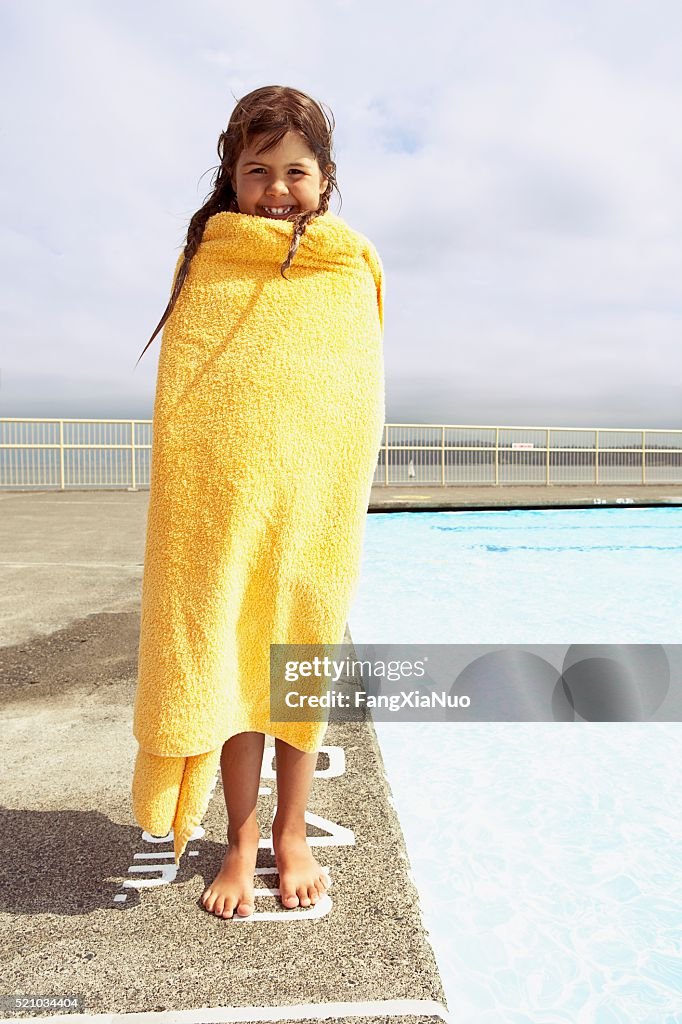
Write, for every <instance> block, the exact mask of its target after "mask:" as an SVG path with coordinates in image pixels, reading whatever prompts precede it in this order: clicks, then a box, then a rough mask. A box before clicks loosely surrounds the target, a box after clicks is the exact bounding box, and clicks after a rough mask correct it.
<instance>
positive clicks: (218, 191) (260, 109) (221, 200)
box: [135, 85, 341, 366]
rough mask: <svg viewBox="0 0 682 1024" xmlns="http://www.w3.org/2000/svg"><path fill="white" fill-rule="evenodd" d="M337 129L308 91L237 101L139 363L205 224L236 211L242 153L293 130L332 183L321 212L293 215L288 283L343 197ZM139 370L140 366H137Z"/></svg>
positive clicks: (264, 92) (269, 92) (280, 89)
mask: <svg viewBox="0 0 682 1024" xmlns="http://www.w3.org/2000/svg"><path fill="white" fill-rule="evenodd" d="M333 130H334V115H333V114H332V112H331V110H330V111H329V116H327V114H326V112H325V110H324V109H323V106H322V104H320V103H318V102H317V101H316V100H314V99H312V98H311V97H310V96H307V95H306V94H305V93H304V92H300V91H299V90H298V89H291V88H289V87H288V86H285V85H265V86H263V87H262V88H260V89H254V90H253V92H250V93H248V94H247V95H246V96H243V97H242V98H241V99H240V100H238V101H237V105H236V107H235V108H234V110H233V111H232V116H231V117H230V120H229V123H228V126H227V130H226V131H224V132H221V134H220V138H219V140H218V156H219V157H220V165H219V167H218V171H217V174H216V177H215V179H214V182H213V191H212V192H211V193H209V196H208V198H207V199H206V200H205V201H204V205H203V206H202V207H201V209H199V210H197V212H196V213H195V214H194V216H193V217H192V219H191V220H190V222H189V227H188V228H187V239H186V242H185V248H184V259H183V261H182V263H181V264H180V267H179V269H178V273H177V276H176V278H175V284H174V287H173V291H172V293H171V297H170V300H169V302H168V305H167V306H166V310H165V312H164V314H163V316H162V317H161V320H160V321H159V323H158V326H157V328H156V330H155V331H154V333H153V334H152V336H151V338H150V339H149V341H148V342H147V344H146V345H145V347H144V348H143V350H142V352H141V353H140V357H139V359H138V360H137V362H138V363H139V361H140V359H141V358H142V356H143V355H144V354H145V352H146V351H147V349H148V348H149V346H150V345H151V343H152V342H153V340H154V338H155V337H156V335H157V334H158V333H159V331H160V330H161V328H162V327H163V325H164V324H165V322H166V320H167V319H168V317H169V316H170V314H171V312H172V310H173V307H174V305H175V303H176V302H177V298H178V295H179V294H180V290H181V288H182V286H183V284H184V281H185V278H186V277H187V273H188V271H189V265H190V263H191V262H192V257H193V256H194V254H195V252H196V251H197V249H198V248H199V244H200V242H201V239H202V236H203V233H204V228H205V226H206V221H207V220H208V218H209V217H211V216H213V214H214V213H220V212H221V211H232V212H237V206H236V202H235V199H236V197H235V191H234V189H233V188H232V180H231V179H232V175H233V173H234V171H235V168H236V166H237V161H238V160H239V157H240V155H241V153H242V152H243V150H244V149H246V148H247V147H248V146H250V144H251V142H252V141H253V140H254V139H255V137H256V136H259V135H262V136H263V137H264V138H263V140H262V141H263V144H262V145H261V146H260V148H259V149H258V150H257V152H259V153H266V152H267V151H268V150H270V149H272V148H273V147H274V146H276V145H277V144H278V143H279V142H280V141H281V140H282V139H283V138H284V136H285V135H286V133H287V132H288V131H294V132H297V133H298V134H299V135H301V136H302V137H303V138H304V139H305V141H306V143H307V144H308V146H309V147H310V149H311V150H312V152H313V153H314V154H315V158H316V160H317V163H318V166H319V168H320V172H321V174H322V177H323V178H327V179H328V181H327V187H326V189H325V191H324V192H323V193H322V195H321V196H320V205H319V207H318V208H317V210H306V211H305V212H303V213H299V214H296V215H295V216H292V221H293V223H294V235H293V238H292V240H291V245H290V247H289V252H288V254H287V257H286V259H285V260H284V262H283V263H282V266H281V267H280V273H281V275H282V277H283V278H284V279H285V280H289V279H288V278H287V276H286V274H285V273H284V271H285V270H286V269H287V267H289V265H290V264H291V261H292V259H293V258H294V255H295V253H296V250H297V249H298V245H299V242H300V240H301V235H302V234H303V232H304V231H305V228H306V225H307V224H309V223H310V222H311V221H312V220H314V219H315V218H316V217H319V216H321V215H322V214H323V213H325V212H326V211H327V209H328V208H329V199H330V197H331V194H332V191H333V190H334V189H336V191H337V192H339V189H338V185H337V183H336V164H335V163H334V160H333V159H332V132H333ZM340 195H341V193H340V192H339V196H340ZM135 365H136V366H137V363H136V364H135Z"/></svg>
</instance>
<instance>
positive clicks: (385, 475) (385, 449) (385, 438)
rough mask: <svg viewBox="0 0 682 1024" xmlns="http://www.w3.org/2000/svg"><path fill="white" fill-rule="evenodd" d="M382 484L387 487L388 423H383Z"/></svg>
mask: <svg viewBox="0 0 682 1024" xmlns="http://www.w3.org/2000/svg"><path fill="white" fill-rule="evenodd" d="M384 483H385V484H386V485H387V486H388V423H384Z"/></svg>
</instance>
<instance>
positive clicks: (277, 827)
mask: <svg viewBox="0 0 682 1024" xmlns="http://www.w3.org/2000/svg"><path fill="white" fill-rule="evenodd" d="M307 831H308V830H307V828H306V820H305V817H295V818H292V817H287V818H284V817H279V816H278V814H276V815H275V817H274V818H273V820H272V834H273V836H303V838H304V839H305V837H306V835H307Z"/></svg>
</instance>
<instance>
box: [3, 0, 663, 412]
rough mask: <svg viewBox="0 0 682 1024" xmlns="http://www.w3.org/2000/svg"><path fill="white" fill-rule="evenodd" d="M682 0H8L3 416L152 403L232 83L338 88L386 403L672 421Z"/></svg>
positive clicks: (352, 206) (331, 102)
mask: <svg viewBox="0 0 682 1024" xmlns="http://www.w3.org/2000/svg"><path fill="white" fill-rule="evenodd" d="M681 39H682V5H681V4H680V3H679V2H678V0H649V2H647V3H646V4H645V3H642V2H632V0H617V2H616V0H595V2H593V3H585V2H581V0H575V2H572V3H570V4H569V3H565V2H562V0H555V2H551V0H544V2H533V0H517V2H515V3H513V4H511V3H508V2H505V0H481V2H479V3H475V4H474V3H471V2H470V0H467V2H466V3H463V2H460V0H443V2H432V0H422V2H421V3H420V4H419V5H415V4H413V3H409V4H408V3H407V2H406V0H400V2H398V3H395V2H385V0H377V2H372V3H368V2H367V0H328V2H327V3H324V4H320V3H317V2H316V3H313V2H311V0H298V2H297V3H296V4H294V5H292V4H289V5H287V4H275V3H272V2H269V0H263V2H261V3H259V4H257V5H249V4H243V3H242V4H236V3H226V2H224V0H183V2H180V0H165V2H163V3H161V2H158V0H151V2H143V3H140V2H139V0H137V2H134V3H133V2H129V0H122V2H117V3H115V4H112V3H107V2H95V0H89V2H75V0H59V3H51V2H49V0H43V2H36V0H3V2H2V4H0V69H1V70H0V76H2V82H1V85H2V96H3V101H4V102H3V112H2V119H1V123H0V158H1V160H0V168H1V170H0V203H1V204H2V217H1V223H0V230H1V232H2V246H1V247H0V260H1V266H0V318H1V330H0V337H1V339H2V346H1V349H0V416H5V417H8V416H17V417H19V416H22V417H31V416H36V417H48V416H59V417H67V418H68V417H96V418H118V417H125V418H141V419H150V418H151V416H152V411H153V402H154V389H155V383H156V365H157V360H158V352H159V344H160V340H161V339H160V335H157V337H156V338H155V340H154V342H153V343H152V345H151V346H150V347H149V348H148V349H147V352H146V353H145V355H144V357H143V358H142V360H141V361H140V363H139V365H138V366H137V367H135V363H136V360H137V358H138V356H139V355H140V353H141V351H142V349H143V348H144V346H145V345H146V343H147V341H148V339H149V337H150V335H151V333H152V331H153V330H154V328H155V327H156V325H157V323H158V321H159V319H160V317H161V315H162V313H163V311H164V309H165V306H166V303H167V301H168V296H169V293H170V287H171V282H172V274H173V269H174V267H175V262H176V259H177V257H178V255H179V253H180V251H181V249H182V247H183V245H184V242H185V233H186V230H187V225H188V223H189V220H190V218H191V216H192V215H193V213H194V212H195V211H196V210H197V209H198V208H199V207H200V206H202V205H203V202H204V201H205V199H206V198H207V196H208V195H209V193H210V191H211V190H212V181H211V179H212V177H213V174H214V172H215V170H216V168H217V165H218V155H217V149H216V147H217V142H218V137H219V135H220V133H221V131H223V130H224V128H225V127H226V125H227V122H228V120H229V117H230V114H231V113H232V110H233V108H234V106H235V103H236V100H237V99H238V98H239V97H240V96H242V95H244V94H245V93H247V92H249V91H251V90H252V89H255V88H257V87H259V86H262V85H273V84H278V85H290V86H294V87H296V88H298V89H301V90H303V91H304V92H307V93H309V94H310V95H312V96H313V97H314V98H315V99H317V100H318V101H321V102H323V103H324V104H325V105H326V106H327V107H328V108H330V109H331V110H332V112H333V115H334V119H335V122H336V130H335V133H334V158H335V160H336V164H337V179H338V183H339V187H340V191H341V196H342V200H343V202H342V203H341V204H340V203H339V199H338V196H337V195H336V194H334V196H333V198H332V201H331V204H330V210H331V211H332V212H333V213H336V214H337V215H339V216H341V217H343V218H344V220H346V222H347V223H348V224H349V225H350V226H351V227H353V228H355V229H357V230H358V231H360V232H362V233H363V234H364V235H366V236H367V237H368V238H370V239H371V240H372V242H373V243H374V245H375V246H376V248H377V251H378V252H379V255H380V257H381V260H382V263H383V266H384V274H385V282H384V288H385V292H384V302H385V321H384V357H385V367H386V421H387V422H388V423H436V424H440V423H445V424H453V425H457V424H471V425H500V426H505V425H507V426H555V427H560V426H569V427H570V426H576V427H579V426H582V427H590V426H599V427H624V428H628V427H633V428H637V427H639V428H642V427H644V428H651V429H655V428H659V429H661V428H682V398H681V394H680V389H681V384H682V373H681V372H680V371H681V370H682V356H681V345H680V340H681V337H680V333H681V327H682V317H681V313H682V190H681V189H680V182H681V181H682V133H681V132H680V130H679V124H680V123H681V121H682V61H680V59H679V54H680V40H681Z"/></svg>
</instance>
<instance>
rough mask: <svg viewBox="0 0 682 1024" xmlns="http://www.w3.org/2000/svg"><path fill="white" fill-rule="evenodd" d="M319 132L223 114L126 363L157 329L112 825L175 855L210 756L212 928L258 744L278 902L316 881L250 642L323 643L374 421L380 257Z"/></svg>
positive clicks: (312, 745) (352, 539) (308, 731)
mask: <svg viewBox="0 0 682 1024" xmlns="http://www.w3.org/2000/svg"><path fill="white" fill-rule="evenodd" d="M332 127H333V119H332V123H330V122H328V121H327V120H326V119H325V115H324V113H323V110H322V108H321V106H320V105H319V104H318V103H317V102H316V101H314V100H313V99H311V98H310V97H308V96H306V95H305V94H304V93H301V92H299V91H298V90H296V89H291V88H285V87H281V86H269V87H264V88H261V89H256V90H255V91H253V92H251V93H249V94H248V95H247V96H245V97H243V98H242V99H241V100H240V101H239V102H238V103H237V105H236V107H235V109H234V111H233V113H232V116H231V118H230V122H229V124H228V127H227V131H225V132H224V133H222V134H221V136H220V142H219V145H218V154H219V156H220V158H221V163H220V167H219V170H218V173H217V177H216V181H215V187H214V189H213V192H212V194H211V195H210V197H209V198H208V200H207V201H206V202H205V204H204V206H202V208H201V209H200V210H199V211H198V212H197V213H195V214H194V216H193V217H192V219H191V221H190V224H189V228H188V231H187V241H186V245H185V247H184V252H183V253H182V255H181V256H180V257H179V259H178V262H177V266H176V274H175V280H174V286H173V290H172V293H171V298H170V301H169V303H168V307H167V308H166V311H165V313H164V316H163V318H162V319H161V321H160V323H159V325H158V327H157V328H156V331H155V332H154V334H153V335H152V337H151V338H150V340H149V342H148V344H147V346H146V347H145V350H144V351H146V348H147V347H148V345H149V344H151V342H152V341H153V339H154V337H155V336H156V334H157V333H158V331H159V330H160V329H161V327H162V326H163V325H164V324H166V322H167V326H166V327H165V329H164V332H163V336H162V345H161V352H160V356H159V366H158V375H157V387H156V398H155V403H154V419H153V442H152V454H151V477H150V499H149V511H148V517H147V536H146V548H145V562H144V575H143V583H142V613H141V628H140V648H139V676H138V686H137V692H136V698H135V716H134V725H133V731H134V735H135V737H136V738H137V740H138V742H139V745H140V747H139V752H138V756H137V760H136V764H135V773H134V778H133V805H134V813H135V817H136V819H137V821H138V822H139V823H140V824H141V825H142V826H143V827H144V828H145V829H147V830H148V831H149V832H151V833H152V835H153V836H160V835H164V836H165V835H166V833H168V834H170V828H171V826H172V828H173V832H174V848H175V859H176V863H178V862H179V859H180V856H181V854H182V851H183V850H184V848H185V846H186V844H187V841H188V840H189V839H190V838H191V837H192V835H193V832H194V830H195V829H196V827H197V826H198V825H199V824H200V821H201V818H202V816H203V813H204V811H205V808H206V806H207V803H208V799H209V796H210V788H211V781H212V779H214V778H215V772H216V771H217V766H218V763H219V764H220V768H221V773H222V782H223V789H224V794H225V803H226V807H227V817H228V829H227V840H228V845H227V850H226V853H225V856H224V858H223V861H222V865H221V867H220V870H219V872H218V874H217V875H216V877H215V878H214V880H213V881H212V882H211V884H210V885H209V886H208V887H207V888H206V889H205V891H204V893H203V896H202V903H203V905H204V907H205V908H206V910H208V911H209V912H211V913H213V914H215V915H217V916H219V917H224V918H231V917H233V915H235V914H237V915H239V916H248V915H249V914H251V913H253V911H254V887H253V879H254V869H255V866H256V858H257V852H258V844H259V838H260V833H259V827H258V821H257V813H256V805H257V798H258V788H259V781H260V772H261V761H262V757H263V749H264V745H265V735H270V736H273V737H274V738H275V747H276V770H277V801H278V802H277V808H276V814H275V817H274V820H273V825H272V843H273V851H274V855H275V860H276V865H277V870H278V873H279V881H280V894H281V895H280V898H281V902H282V905H283V906H284V907H286V908H291V907H296V906H299V905H300V906H301V907H308V906H311V905H313V904H315V903H317V901H318V900H319V899H320V897H321V896H322V895H323V894H324V893H325V891H326V889H327V887H328V885H329V884H330V880H329V877H328V876H327V875H326V874H325V873H324V872H323V870H322V868H321V867H320V865H319V864H318V862H317V861H316V860H315V858H314V857H313V855H312V852H311V849H310V847H309V845H308V843H307V840H306V822H305V811H306V806H307V803H308V798H309V793H310V787H311V782H312V778H313V773H314V771H315V767H316V762H317V753H318V751H319V749H320V746H321V743H322V740H323V738H324V734H325V731H326V727H327V721H326V720H324V719H323V720H317V721H298V720H290V721H286V722H282V721H273V720H271V718H270V710H271V709H270V674H269V669H270V645H271V644H339V643H342V641H343V636H344V631H345V625H346V616H347V613H348V611H349V608H350V603H351V600H352V597H353V595H354V592H355V588H356V585H357V581H358V574H359V564H360V557H361V548H362V540H363V536H364V527H365V522H366V513H367V505H368V501H369V494H370V489H371V484H372V479H373V476H374V471H375V468H376V463H377V457H378V452H379V448H380V444H381V435H382V431H383V423H384V375H383V352H382V339H383V276H382V266H381V262H380V260H379V257H378V255H377V253H376V250H375V249H374V247H373V245H372V243H371V242H369V240H368V239H367V238H365V237H364V236H363V235H361V234H360V233H358V232H356V231H354V230H353V229H352V228H350V227H349V226H348V225H347V224H346V223H345V221H343V220H342V219H341V218H340V217H337V216H335V215H334V214H332V213H330V212H329V210H328V206H329V199H330V196H331V193H332V190H333V189H334V188H335V187H336V180H335V170H336V165H335V163H334V162H333V160H332V138H331V132H332ZM287 270H289V273H288V274H285V271H287ZM171 314H172V315H171ZM144 351H143V353H142V354H144ZM140 358H141V357H140ZM138 362H139V360H138ZM291 654H292V656H293V657H296V648H292V651H291Z"/></svg>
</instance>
